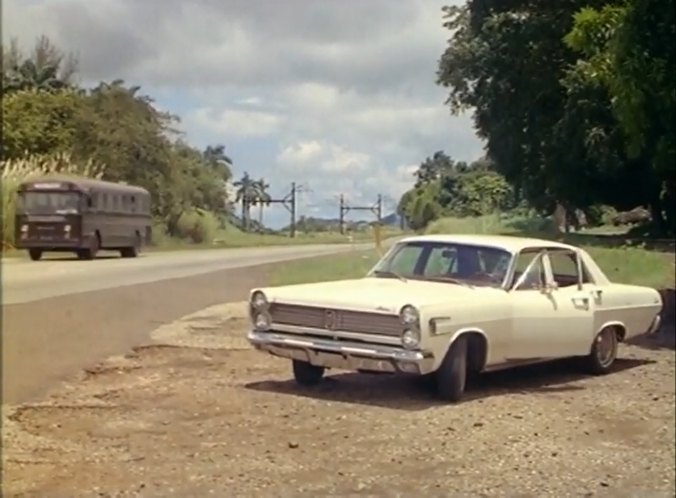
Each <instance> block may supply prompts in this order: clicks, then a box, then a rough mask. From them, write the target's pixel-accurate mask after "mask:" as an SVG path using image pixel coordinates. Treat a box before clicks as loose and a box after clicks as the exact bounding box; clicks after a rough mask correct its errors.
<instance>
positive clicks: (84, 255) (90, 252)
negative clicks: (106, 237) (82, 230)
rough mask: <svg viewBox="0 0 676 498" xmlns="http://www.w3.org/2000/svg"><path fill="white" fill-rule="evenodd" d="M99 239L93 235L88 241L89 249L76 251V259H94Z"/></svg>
mask: <svg viewBox="0 0 676 498" xmlns="http://www.w3.org/2000/svg"><path fill="white" fill-rule="evenodd" d="M99 245H100V244H99V237H98V235H94V236H93V237H91V239H90V241H89V247H87V248H86V249H78V251H77V257H78V258H80V259H95V258H96V253H98V252H99Z"/></svg>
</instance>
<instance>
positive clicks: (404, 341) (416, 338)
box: [401, 329, 420, 349]
mask: <svg viewBox="0 0 676 498" xmlns="http://www.w3.org/2000/svg"><path fill="white" fill-rule="evenodd" d="M401 345H402V346H404V347H405V348H406V349H415V348H417V347H418V346H419V345H420V332H419V331H418V330H411V329H408V330H404V333H403V334H401Z"/></svg>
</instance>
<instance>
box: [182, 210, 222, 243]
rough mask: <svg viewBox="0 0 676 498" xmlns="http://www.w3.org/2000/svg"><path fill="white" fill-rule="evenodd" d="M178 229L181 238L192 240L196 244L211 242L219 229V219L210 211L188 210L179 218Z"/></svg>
mask: <svg viewBox="0 0 676 498" xmlns="http://www.w3.org/2000/svg"><path fill="white" fill-rule="evenodd" d="M176 229H177V233H178V236H179V238H181V239H187V240H190V241H191V242H193V243H195V244H202V243H204V242H211V241H213V240H214V238H215V236H216V233H217V231H218V219H217V218H216V216H214V214H213V213H210V212H209V211H203V210H193V211H188V212H185V213H183V214H182V215H181V217H180V218H179V219H178V223H177V227H176Z"/></svg>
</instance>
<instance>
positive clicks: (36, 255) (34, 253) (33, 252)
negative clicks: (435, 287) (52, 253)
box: [28, 249, 42, 261]
mask: <svg viewBox="0 0 676 498" xmlns="http://www.w3.org/2000/svg"><path fill="white" fill-rule="evenodd" d="M28 255H29V256H30V258H31V259H32V260H33V261H40V259H42V249H28Z"/></svg>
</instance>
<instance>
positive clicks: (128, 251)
mask: <svg viewBox="0 0 676 498" xmlns="http://www.w3.org/2000/svg"><path fill="white" fill-rule="evenodd" d="M141 246H142V243H141V236H140V235H139V234H136V235H135V236H134V245H133V246H131V247H125V248H123V249H121V250H120V255H121V256H122V257H123V258H135V257H136V256H138V253H140V252H141Z"/></svg>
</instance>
